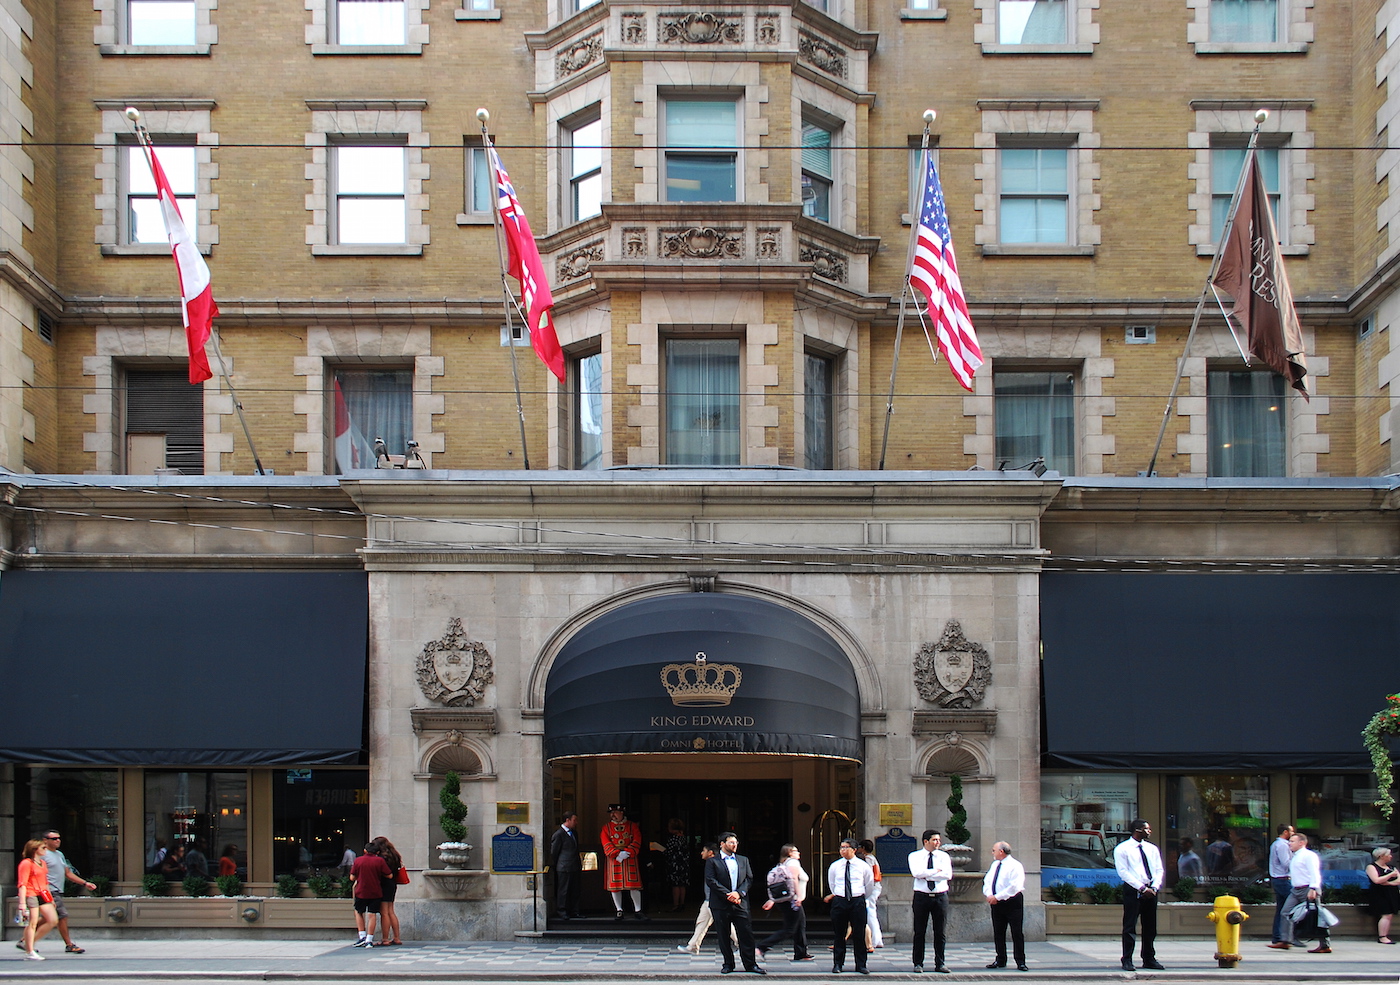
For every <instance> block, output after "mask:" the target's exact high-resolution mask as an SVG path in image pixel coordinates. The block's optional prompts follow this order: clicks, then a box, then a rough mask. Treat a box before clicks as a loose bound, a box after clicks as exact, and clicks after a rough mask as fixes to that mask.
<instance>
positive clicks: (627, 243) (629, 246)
mask: <svg viewBox="0 0 1400 985" xmlns="http://www.w3.org/2000/svg"><path fill="white" fill-rule="evenodd" d="M622 255H623V256H624V257H626V258H627V259H628V260H639V259H641V258H643V257H645V256H646V255H647V231H646V230H645V229H638V228H636V227H631V228H628V229H624V230H622Z"/></svg>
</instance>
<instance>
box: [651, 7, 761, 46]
mask: <svg viewBox="0 0 1400 985" xmlns="http://www.w3.org/2000/svg"><path fill="white" fill-rule="evenodd" d="M660 29H661V43H662V44H743V43H744V22H743V21H742V20H737V19H735V18H734V15H733V14H715V13H710V12H709V11H706V12H705V13H692V14H680V15H678V16H675V17H673V18H670V19H663V20H662V21H661V22H660Z"/></svg>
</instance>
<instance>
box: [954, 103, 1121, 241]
mask: <svg viewBox="0 0 1400 985" xmlns="http://www.w3.org/2000/svg"><path fill="white" fill-rule="evenodd" d="M977 108H978V109H979V110H980V111H981V115H982V123H981V126H982V129H981V131H980V132H978V133H977V134H975V135H974V137H973V145H974V146H975V147H978V148H981V150H982V160H981V162H980V163H978V164H975V165H973V178H974V180H975V181H976V182H978V188H979V189H980V190H979V191H978V193H977V194H976V195H974V196H973V206H972V207H973V210H974V211H976V212H980V213H981V222H980V223H979V224H978V225H977V226H976V227H975V229H974V230H973V241H974V242H975V243H976V244H977V245H978V246H979V247H980V248H981V250H982V255H983V256H1093V255H1094V252H1095V250H1096V248H1097V247H1098V245H1099V244H1100V243H1101V242H1103V230H1102V228H1101V227H1100V226H1099V225H1098V224H1097V223H1096V222H1095V221H1094V220H1095V219H1096V218H1097V213H1098V212H1099V210H1100V209H1101V208H1102V207H1103V202H1102V200H1101V198H1100V196H1099V195H1098V193H1097V192H1096V191H1095V189H1096V188H1097V186H1098V180H1099V165H1098V162H1097V161H1095V159H1094V151H1095V149H1096V148H1098V147H1099V146H1101V143H1102V141H1101V138H1100V135H1099V134H1098V133H1096V132H1095V131H1094V114H1095V113H1096V112H1097V111H1098V108H1099V101H1098V100H1097V99H1060V100H1053V99H1042V100H1019V99H979V100H978V101H977ZM1038 139H1043V140H1044V141H1045V142H1046V143H1045V145H1046V146H1052V145H1059V146H1065V145H1067V146H1069V147H1070V169H1069V170H1070V188H1069V194H1070V209H1069V226H1070V228H1069V230H1068V233H1069V239H1070V242H1069V244H1064V245H1062V244H1058V243H1009V244H1003V243H1002V242H1001V215H1000V213H1001V188H1000V184H1001V160H1000V157H1001V148H1002V146H1003V142H1006V144H1007V145H1008V146H1017V147H1029V146H1034V145H1035V141H1036V140H1038Z"/></svg>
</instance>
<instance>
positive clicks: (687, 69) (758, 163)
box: [550, 61, 769, 207]
mask: <svg viewBox="0 0 1400 985" xmlns="http://www.w3.org/2000/svg"><path fill="white" fill-rule="evenodd" d="M760 69H761V66H760V65H759V64H758V63H756V62H700V61H694V62H654V61H649V62H643V63H642V82H641V84H640V85H638V86H637V87H636V88H635V90H634V93H633V97H632V98H633V101H634V102H636V103H638V104H639V105H640V107H641V109H640V110H639V111H638V112H637V115H636V117H635V118H634V122H633V133H635V134H636V135H637V136H639V137H641V138H642V145H643V146H642V147H641V148H640V149H638V150H636V151H634V152H633V155H634V156H633V166H634V167H635V168H637V169H638V170H639V171H640V172H641V180H640V181H638V182H637V183H636V184H635V185H634V186H633V201H634V202H639V203H640V202H661V201H664V198H663V196H662V184H663V182H664V180H665V174H666V146H665V132H664V131H665V119H664V118H663V116H662V114H664V112H665V109H664V104H665V101H666V98H667V95H668V94H669V93H678V94H682V95H685V94H689V95H691V96H692V97H695V96H705V95H707V94H708V93H709V92H713V93H714V94H715V96H716V97H719V96H721V95H722V94H725V93H735V94H737V95H736V98H737V100H738V104H739V119H740V133H739V136H738V140H739V145H740V146H739V152H738V164H737V165H736V168H737V175H736V179H737V180H736V189H735V199H736V201H739V202H747V203H751V204H752V203H757V204H767V202H768V182H767V181H766V180H765V175H764V172H765V171H766V170H767V169H768V161H769V153H768V151H766V150H756V149H754V148H757V147H758V146H759V144H760V143H761V141H762V139H763V138H764V137H766V136H768V120H767V119H766V117H765V116H764V110H765V105H766V104H767V103H768V100H769V90H768V86H766V85H763V84H762V76H761V73H760ZM557 185H558V181H557V180H556V181H553V182H551V183H550V187H551V188H554V187H556V186H557ZM677 204H679V205H681V206H682V207H685V206H687V205H702V204H703V203H698V202H697V203H684V202H682V203H677Z"/></svg>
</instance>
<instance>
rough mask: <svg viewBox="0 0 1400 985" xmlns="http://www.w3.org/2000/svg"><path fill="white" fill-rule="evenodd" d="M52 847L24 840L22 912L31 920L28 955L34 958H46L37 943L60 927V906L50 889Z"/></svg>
mask: <svg viewBox="0 0 1400 985" xmlns="http://www.w3.org/2000/svg"><path fill="white" fill-rule="evenodd" d="M48 853H49V849H48V846H47V845H45V844H44V843H43V842H42V841H40V840H39V839H37V838H35V839H33V840H32V841H27V842H25V843H24V857H23V858H22V859H20V863H19V873H18V875H17V877H16V880H15V881H16V882H18V883H19V912H20V917H21V919H24V920H26V921H27V923H26V924H25V927H24V942H23V946H24V956H25V958H27V959H28V960H30V961H43V960H44V956H43V955H42V954H40V953H39V952H38V951H36V950H34V945H35V944H38V943H39V941H41V940H43V938H44V935H45V934H47V933H48V932H49V931H50V930H53V929H54V928H55V927H57V926H58V908H57V907H55V906H54V903H53V893H52V892H51V891H50V890H49V865H48V863H47V862H46V861H44V856H45V855H47V854H48Z"/></svg>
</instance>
